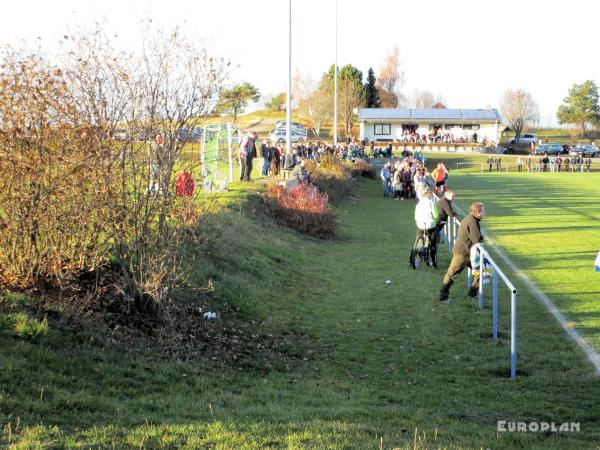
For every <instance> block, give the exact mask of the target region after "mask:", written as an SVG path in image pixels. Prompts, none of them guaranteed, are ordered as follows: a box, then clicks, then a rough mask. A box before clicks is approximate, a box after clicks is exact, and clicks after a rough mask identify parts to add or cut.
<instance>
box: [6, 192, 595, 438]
mask: <svg viewBox="0 0 600 450" xmlns="http://www.w3.org/2000/svg"><path fill="white" fill-rule="evenodd" d="M379 189H380V187H379V183H377V182H365V183H363V184H362V185H361V188H360V199H359V200H358V201H357V202H356V203H344V204H342V205H341V206H340V207H339V209H338V212H339V217H340V224H341V228H340V236H339V238H338V239H336V240H334V241H326V242H321V241H319V242H317V241H306V240H303V239H300V238H299V237H298V236H297V235H296V234H295V233H292V232H289V231H286V230H284V231H282V230H281V229H279V228H265V229H258V228H255V229H252V230H251V231H252V232H253V233H257V232H264V233H265V236H266V237H265V236H263V235H260V236H259V235H258V234H256V242H257V244H255V247H253V248H254V251H256V252H257V253H256V254H253V255H252V256H249V257H248V259H247V260H244V261H246V263H245V264H246V266H245V267H246V268H248V265H247V263H248V261H249V262H250V263H251V264H252V265H253V267H252V271H253V273H256V274H258V273H260V272H261V271H262V270H263V269H264V268H263V267H262V266H261V264H262V263H261V260H260V259H259V255H258V252H263V253H266V252H271V253H273V252H276V253H277V254H278V255H279V257H280V258H281V262H280V263H279V265H278V272H277V274H278V278H279V279H278V281H279V282H280V283H281V284H280V285H276V286H275V287H274V288H273V289H269V290H263V291H261V293H262V295H261V296H260V297H259V296H257V297H255V298H245V299H244V301H245V302H246V303H247V306H248V309H247V313H249V312H252V314H255V315H256V318H257V319H258V320H263V321H264V322H265V327H266V328H267V329H268V331H269V332H271V333H275V334H288V335H290V334H291V335H293V336H297V337H298V343H297V350H298V352H300V353H301V354H303V355H305V358H306V363H305V364H304V365H303V366H302V367H301V368H298V369H295V370H292V371H287V372H277V371H272V372H269V373H267V374H263V373H261V372H257V371H253V370H249V369H246V370H237V369H235V368H232V369H231V370H210V369H205V368H198V367H196V366H193V365H188V364H183V363H179V364H173V363H165V362H160V361H153V360H146V359H144V358H138V359H137V360H134V361H130V360H128V359H126V358H125V357H123V356H121V355H119V354H116V353H113V352H108V353H105V352H104V350H103V349H102V348H99V347H97V346H94V345H91V344H90V343H89V342H86V341H81V342H79V343H78V344H77V345H76V346H73V342H72V340H73V337H72V336H70V335H65V334H62V333H61V332H58V331H56V332H55V333H53V334H51V335H50V337H49V339H48V340H47V341H41V342H39V343H35V342H28V341H15V340H14V339H12V338H11V337H9V336H8V335H6V334H4V333H0V358H1V361H2V364H3V367H2V369H3V370H1V371H0V387H1V390H0V412H1V417H2V423H3V424H4V428H3V434H2V439H3V440H2V441H0V443H4V444H6V443H8V442H9V433H8V430H7V426H6V424H7V423H11V424H12V425H11V429H10V430H12V431H11V433H14V434H11V437H10V443H11V444H13V445H14V448H44V447H45V448H81V447H83V448H88V447H91V448H107V447H108V448H110V447H111V446H112V445H113V444H115V447H116V448H140V447H142V448H205V447H209V448H267V447H273V448H282V447H284V448H357V449H369V448H373V449H375V448H380V446H381V445H383V447H384V448H396V447H400V448H413V445H414V444H415V442H416V447H417V448H481V447H483V448H527V449H530V448H544V449H548V448H593V447H597V445H598V442H600V428H599V425H598V424H599V423H600V386H599V383H598V378H597V377H596V376H595V375H594V373H593V369H592V367H591V366H590V365H589V364H587V362H586V361H585V360H584V358H583V356H582V355H581V354H580V352H579V350H578V349H577V348H576V346H575V345H574V344H573V343H572V342H570V341H569V340H568V339H566V338H565V335H564V333H563V331H562V330H561V329H560V327H559V326H558V325H557V324H556V323H555V322H554V320H553V319H552V317H551V316H550V315H549V314H548V313H547V312H546V311H544V310H543V308H542V307H541V305H539V304H538V303H537V302H536V301H535V300H534V299H533V298H532V297H530V296H529V295H528V294H527V293H526V292H523V294H522V295H520V297H519V302H520V305H519V308H520V309H519V313H520V316H519V325H518V326H519V369H520V370H521V371H522V376H520V377H519V378H518V379H517V380H510V379H507V378H506V375H507V373H508V370H509V342H508V339H507V338H508V334H507V327H508V309H507V302H506V301H504V300H501V308H500V314H501V315H500V332H501V337H502V338H503V339H502V340H501V341H500V342H499V343H495V342H492V341H491V340H490V339H489V335H490V333H491V311H490V310H489V309H485V310H484V311H482V312H480V311H479V310H478V309H477V308H476V307H475V305H474V304H472V303H469V301H468V300H467V299H466V297H465V293H466V289H465V288H464V281H463V280H464V278H461V279H460V281H459V282H458V283H457V285H456V286H455V287H454V288H453V294H455V295H454V297H455V299H456V302H455V304H454V305H452V306H450V307H447V306H443V305H439V304H438V303H437V300H436V298H437V290H438V288H439V284H440V282H441V278H442V276H443V272H442V271H434V270H433V269H429V268H423V269H422V270H420V271H413V270H412V269H411V268H410V267H409V265H408V253H409V249H410V247H411V245H412V241H413V239H414V225H413V210H414V204H412V202H410V201H404V202H401V201H392V200H388V199H383V198H381V197H380V192H379ZM465 198H466V195H465ZM240 220H241V219H240ZM269 233H277V236H276V238H274V239H272V238H270V237H269ZM273 236H275V235H274V234H273ZM232 239H234V238H233V237H232ZM242 254H244V250H240V251H238V252H231V254H227V255H223V256H222V257H223V258H224V259H227V258H229V259H227V261H228V262H229V263H231V262H233V261H235V262H237V263H239V261H240V260H239V259H235V258H241V256H240V255H242ZM441 254H442V257H441V261H440V262H441V266H442V267H445V266H447V264H448V262H449V257H448V255H447V254H445V253H444V251H443V249H442V253H441ZM236 267H240V265H239V264H238V265H236ZM242 272H243V273H244V275H241V274H240V278H239V279H240V283H242V282H243V283H247V282H248V281H247V278H248V277H247V270H244V268H243V266H242ZM250 278H251V279H253V280H254V282H255V283H257V284H258V283H262V282H263V281H261V280H264V278H261V277H260V276H258V275H254V276H252V277H250ZM386 279H390V280H391V281H392V284H391V285H390V286H386V284H385V280H386ZM222 282H223V281H222V280H216V281H215V285H216V287H217V289H218V288H219V287H220V283H222ZM517 284H518V283H517ZM517 287H519V286H517ZM502 298H503V299H506V297H502ZM502 298H501V299H502ZM231 301H232V302H233V301H234V299H231ZM239 301H240V302H241V300H239ZM240 305H241V306H244V304H243V303H240ZM42 388H43V389H44V394H43V395H40V392H41V389H42ZM17 417H18V418H19V423H20V428H19V430H18V432H14V430H15V427H16V418H17ZM497 420H514V421H547V422H557V423H561V422H565V421H569V422H580V426H581V432H579V433H550V434H544V433H497V432H496V422H497Z"/></svg>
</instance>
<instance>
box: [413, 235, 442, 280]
mask: <svg viewBox="0 0 600 450" xmlns="http://www.w3.org/2000/svg"><path fill="white" fill-rule="evenodd" d="M436 232H437V231H436V229H435V228H432V229H431V230H417V238H416V239H415V243H414V245H413V248H412V250H411V252H410V265H411V266H412V268H413V269H415V270H418V269H419V267H421V264H422V263H423V262H425V263H426V264H427V265H428V266H430V265H432V266H434V267H437V261H436V260H437V257H436V256H437V248H436V247H437V246H436V239H435V236H432V233H436ZM432 256H433V258H432Z"/></svg>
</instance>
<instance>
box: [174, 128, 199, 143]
mask: <svg viewBox="0 0 600 450" xmlns="http://www.w3.org/2000/svg"><path fill="white" fill-rule="evenodd" d="M201 137H202V128H180V129H179V130H177V138H178V139H179V140H180V141H182V142H198V141H199V140H200V138H201Z"/></svg>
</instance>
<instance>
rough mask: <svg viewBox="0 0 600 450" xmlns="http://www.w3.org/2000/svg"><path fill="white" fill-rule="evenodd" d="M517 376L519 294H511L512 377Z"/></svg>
mask: <svg viewBox="0 0 600 450" xmlns="http://www.w3.org/2000/svg"><path fill="white" fill-rule="evenodd" d="M516 376H517V294H516V293H515V292H514V291H513V292H511V294H510V377H511V378H515V377H516Z"/></svg>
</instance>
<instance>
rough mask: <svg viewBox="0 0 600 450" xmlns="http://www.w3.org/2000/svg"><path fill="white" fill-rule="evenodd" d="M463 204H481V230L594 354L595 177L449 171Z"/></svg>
mask: <svg viewBox="0 0 600 450" xmlns="http://www.w3.org/2000/svg"><path fill="white" fill-rule="evenodd" d="M451 180H452V183H451V184H452V187H454V188H455V189H457V191H458V192H459V198H460V201H459V203H461V204H462V205H463V206H464V207H466V206H467V205H468V204H469V202H471V201H475V200H477V201H483V202H484V203H485V204H486V210H487V215H488V217H487V218H486V220H485V226H486V229H487V230H489V233H490V235H491V236H493V238H494V242H495V243H496V244H498V245H499V246H500V247H501V248H502V249H503V250H505V251H506V253H509V254H510V257H511V259H512V260H513V261H514V262H515V263H516V264H517V266H518V267H520V268H521V269H522V270H523V271H524V272H525V273H526V274H527V275H528V276H529V277H530V278H531V279H532V280H533V281H534V282H535V283H536V284H537V285H538V286H539V287H540V288H541V289H542V290H543V291H544V293H546V294H547V295H548V296H549V297H550V299H551V300H552V301H553V303H555V305H556V306H558V308H559V309H560V310H561V311H562V312H563V313H566V315H567V317H568V318H569V319H570V320H571V321H572V322H573V325H574V326H575V327H576V328H577V329H579V330H580V331H582V332H583V334H584V336H585V337H586V339H587V340H588V341H589V342H590V343H591V344H592V345H593V347H594V348H595V350H596V351H597V352H598V351H600V308H599V307H598V303H597V301H596V300H597V298H598V294H600V291H599V290H598V283H599V282H600V275H599V274H598V273H596V272H594V260H595V258H596V255H597V253H598V250H600V244H598V242H600V229H599V228H598V227H597V226H596V223H597V221H598V219H600V206H599V204H598V201H597V198H596V195H595V191H594V189H593V187H595V186H597V185H598V183H600V173H598V172H592V173H555V174H552V173H521V174H519V173H508V174H507V173H504V172H500V173H491V174H488V173H483V174H454V175H453V176H452V179H451Z"/></svg>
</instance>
